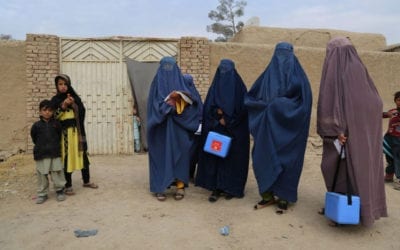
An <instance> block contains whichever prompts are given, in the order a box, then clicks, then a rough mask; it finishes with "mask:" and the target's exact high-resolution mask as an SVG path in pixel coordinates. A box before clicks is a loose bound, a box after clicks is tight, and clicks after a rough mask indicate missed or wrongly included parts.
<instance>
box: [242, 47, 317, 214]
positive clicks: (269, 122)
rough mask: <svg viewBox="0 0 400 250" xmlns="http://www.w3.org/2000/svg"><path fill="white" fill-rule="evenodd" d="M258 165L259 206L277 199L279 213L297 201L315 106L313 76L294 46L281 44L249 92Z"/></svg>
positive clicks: (253, 156) (251, 126)
mask: <svg viewBox="0 0 400 250" xmlns="http://www.w3.org/2000/svg"><path fill="white" fill-rule="evenodd" d="M245 104H246V106H247V108H248V110H249V127H250V133H251V134H252V136H253V138H254V146H253V151H252V159H253V169H254V174H255V177H256V180H257V184H258V190H259V193H260V195H261V197H262V199H261V201H260V202H258V203H257V204H256V205H255V206H254V208H255V209H260V208H264V207H266V206H269V205H272V204H274V203H276V202H277V200H276V199H275V196H277V197H278V208H277V213H283V211H285V210H287V207H288V204H289V202H296V201H297V188H298V184H299V180H300V175H301V171H302V169H303V162H304V153H305V149H306V144H307V137H308V130H309V125H310V115H311V106H312V93H311V88H310V84H309V81H308V79H307V76H306V74H305V72H304V70H303V68H302V67H301V65H300V63H299V61H298V59H297V57H296V56H295V54H294V52H293V46H292V45H291V44H289V43H286V42H281V43H278V44H277V45H276V47H275V51H274V55H273V57H272V59H271V62H270V63H269V65H268V66H267V68H266V69H265V71H264V72H263V73H262V74H261V75H260V76H259V78H258V79H257V80H256V82H255V83H254V84H253V86H252V87H251V89H250V91H249V92H248V94H247V96H246V99H245Z"/></svg>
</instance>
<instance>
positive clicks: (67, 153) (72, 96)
mask: <svg viewBox="0 0 400 250" xmlns="http://www.w3.org/2000/svg"><path fill="white" fill-rule="evenodd" d="M54 83H55V86H56V89H57V94H56V95H55V96H53V98H52V99H51V102H52V104H53V105H54V107H55V109H56V118H57V119H58V120H59V121H60V123H61V126H62V136H61V140H60V141H61V158H62V161H63V163H64V174H65V180H66V181H67V183H66V184H65V194H67V195H73V194H75V192H74V190H73V189H72V172H74V171H75V170H81V173H82V179H83V187H86V188H98V186H97V185H96V184H95V183H93V182H90V172H89V164H90V163H89V158H88V155H87V142H86V132H85V124H84V123H85V112H86V111H85V106H84V105H83V103H82V100H81V98H80V97H79V96H78V94H77V93H76V92H75V90H74V89H73V88H72V86H71V79H70V78H69V76H67V75H65V74H60V75H58V76H56V78H55V79H54Z"/></svg>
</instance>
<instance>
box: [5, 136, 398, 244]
mask: <svg viewBox="0 0 400 250" xmlns="http://www.w3.org/2000/svg"><path fill="white" fill-rule="evenodd" d="M311 142H312V140H311ZM313 144H314V146H315V143H309V146H308V149H307V153H306V158H305V164H304V170H303V174H302V177H301V182H300V187H299V200H298V202H297V204H295V205H294V206H291V207H290V209H289V212H288V213H286V214H284V215H277V214H275V213H274V208H273V207H271V208H265V209H262V210H259V211H254V210H253V208H252V207H253V205H254V204H255V203H256V202H257V200H258V199H259V197H258V194H257V186H256V183H255V179H254V174H253V172H252V171H250V172H249V179H248V184H247V186H246V196H245V197H244V198H243V199H233V200H230V201H226V200H224V199H221V200H218V201H217V202H216V203H214V204H211V203H209V202H208V201H207V196H208V194H209V192H208V191H205V190H203V189H201V188H198V187H194V186H190V187H189V188H188V189H187V192H186V197H185V198H184V199H183V200H182V201H175V200H174V199H173V198H172V197H171V196H169V197H168V199H167V200H166V201H165V202H159V201H157V200H156V199H155V198H154V197H153V196H152V195H151V194H150V193H149V188H148V187H149V183H148V163H147V155H133V156H92V157H91V161H92V165H91V170H92V171H91V174H92V180H93V181H94V182H96V183H98V184H99V186H100V188H99V189H97V190H92V189H87V188H83V187H82V186H81V176H80V173H74V174H73V185H74V188H75V191H76V193H77V194H76V195H74V196H70V197H67V200H66V201H64V202H57V201H56V199H55V195H54V191H51V193H50V196H49V200H48V201H46V202H45V203H44V204H42V205H36V204H35V200H34V198H35V188H36V179H35V175H34V162H33V160H32V156H31V155H17V156H14V157H12V158H10V159H8V160H7V161H6V162H2V163H0V249H2V250H5V249H144V248H148V249H339V248H342V249H400V242H399V240H398V236H399V233H398V230H399V229H400V226H399V225H400V219H399V218H400V209H399V208H400V202H399V201H400V192H399V191H395V190H393V189H392V187H391V185H390V184H386V185H387V186H386V194H387V204H388V208H389V218H383V219H380V220H378V221H377V222H376V223H375V224H374V225H373V226H372V227H370V228H365V227H361V226H346V227H338V228H334V227H330V226H328V221H327V220H326V219H325V218H324V217H323V216H321V215H318V214H317V210H318V209H319V208H320V207H321V206H322V205H323V198H324V193H325V188H324V185H323V180H322V175H321V172H320V169H319V164H320V148H319V147H314V146H312V145H313ZM225 225H229V226H230V234H229V235H228V236H222V235H220V234H219V229H220V228H221V227H223V226H225ZM75 229H82V230H88V229H98V234H97V235H95V236H92V237H87V238H76V237H75V236H74V230H75Z"/></svg>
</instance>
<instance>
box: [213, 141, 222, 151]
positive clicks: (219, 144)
mask: <svg viewBox="0 0 400 250" xmlns="http://www.w3.org/2000/svg"><path fill="white" fill-rule="evenodd" d="M211 149H212V150H214V151H217V152H219V151H221V149H222V142H221V141H216V140H213V141H212V142H211Z"/></svg>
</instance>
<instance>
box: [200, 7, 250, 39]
mask: <svg viewBox="0 0 400 250" xmlns="http://www.w3.org/2000/svg"><path fill="white" fill-rule="evenodd" d="M246 5H247V2H246V1H234V0H219V5H218V6H217V9H216V10H212V11H210V12H209V13H208V17H209V18H210V19H211V20H213V21H214V23H212V24H211V25H207V31H208V32H212V33H216V34H219V35H220V36H218V37H217V39H215V41H216V42H226V41H228V40H229V39H230V38H232V37H233V36H234V35H235V34H236V33H237V32H239V31H240V30H241V29H242V28H243V26H244V23H243V22H241V21H237V20H236V18H239V17H241V16H243V15H244V7H245V6H246Z"/></svg>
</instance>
